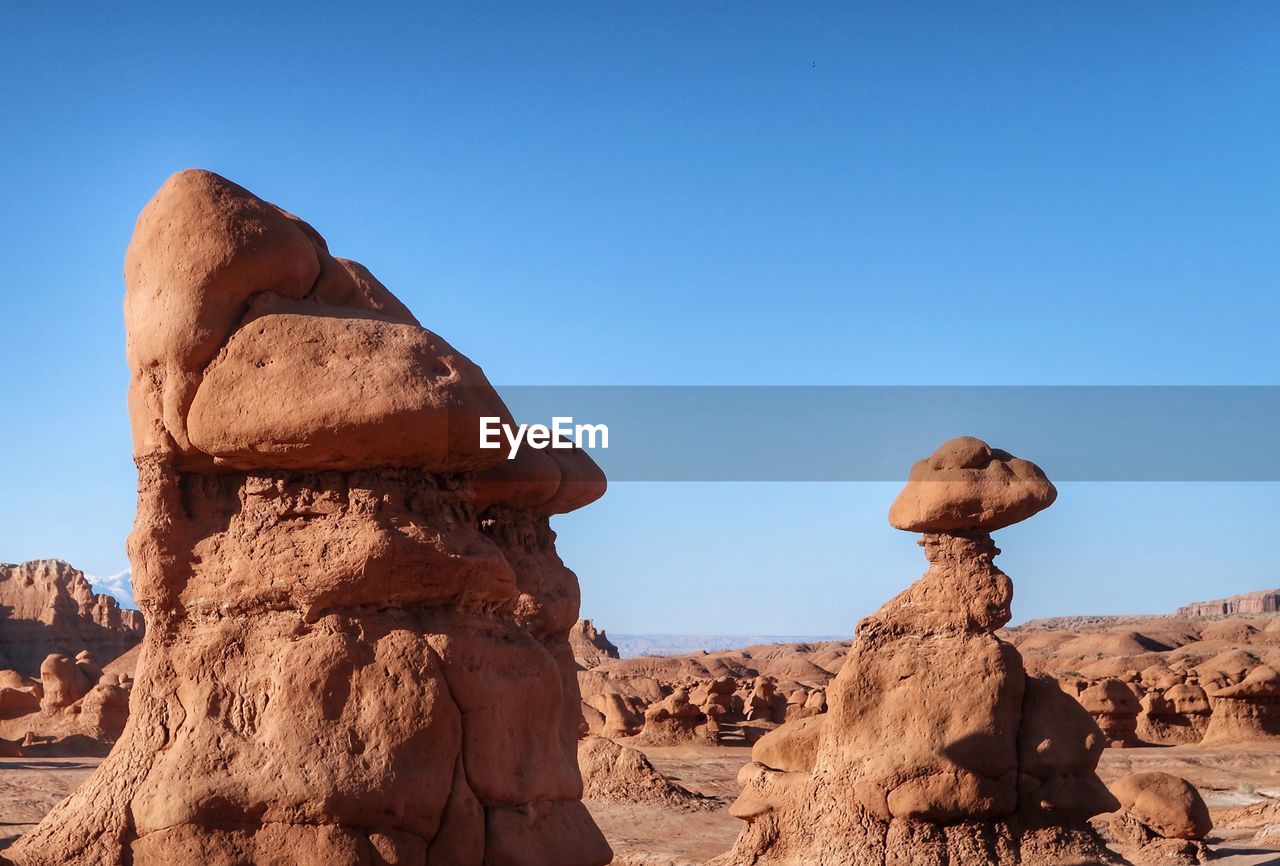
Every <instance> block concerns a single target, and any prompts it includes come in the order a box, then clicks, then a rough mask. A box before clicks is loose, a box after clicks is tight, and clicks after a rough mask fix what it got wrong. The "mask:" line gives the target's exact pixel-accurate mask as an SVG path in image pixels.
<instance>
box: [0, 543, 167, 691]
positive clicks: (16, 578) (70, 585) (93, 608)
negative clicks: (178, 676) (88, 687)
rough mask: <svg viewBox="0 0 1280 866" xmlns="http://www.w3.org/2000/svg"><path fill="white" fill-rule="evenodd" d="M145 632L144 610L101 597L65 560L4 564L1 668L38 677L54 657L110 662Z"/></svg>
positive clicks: (0, 599) (0, 602)
mask: <svg viewBox="0 0 1280 866" xmlns="http://www.w3.org/2000/svg"><path fill="white" fill-rule="evenodd" d="M142 633H143V624H142V613H141V612H140V611H136V610H124V609H122V608H121V607H120V605H119V603H117V602H116V600H115V599H114V598H112V597H111V596H109V595H99V594H95V593H94V591H93V589H92V587H90V586H89V581H88V580H86V579H85V576H84V572H82V571H79V570H77V569H75V568H72V567H71V566H70V565H68V564H67V563H65V562H63V561H62V560H60V559H37V560H33V561H31V562H24V563H21V564H18V565H14V564H11V563H4V564H0V668H10V669H13V670H16V671H18V672H19V673H21V674H23V675H25V676H28V677H34V676H36V675H37V673H38V672H39V670H40V664H41V662H43V661H44V659H45V658H46V657H48V656H49V655H50V654H52V653H58V654H60V655H65V656H74V655H75V654H76V653H77V652H80V651H81V650H88V651H89V652H91V653H93V656H94V658H97V659H101V660H103V661H110V660H112V659H114V658H115V657H116V656H119V655H122V654H123V653H124V652H126V651H127V650H129V649H130V648H131V647H133V646H135V645H137V643H138V641H140V640H142ZM94 682H97V680H96V679H95V680H94Z"/></svg>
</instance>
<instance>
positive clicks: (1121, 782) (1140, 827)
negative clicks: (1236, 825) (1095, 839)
mask: <svg viewBox="0 0 1280 866" xmlns="http://www.w3.org/2000/svg"><path fill="white" fill-rule="evenodd" d="M1111 792H1112V793H1113V794H1114V795H1115V797H1116V799H1117V800H1118V801H1119V802H1120V810H1119V811H1118V812H1116V813H1114V814H1111V815H1104V816H1101V817H1100V818H1097V819H1095V823H1097V825H1098V826H1099V827H1100V828H1101V829H1102V832H1103V833H1104V834H1105V835H1106V836H1107V837H1108V838H1110V839H1111V840H1113V841H1114V842H1115V843H1116V844H1117V845H1118V846H1119V847H1120V848H1121V849H1122V850H1123V851H1124V852H1125V853H1126V854H1127V855H1128V857H1129V858H1130V859H1131V860H1133V861H1134V862H1135V863H1139V864H1143V863H1152V864H1170V863H1174V864H1177V863H1183V864H1188V866H1191V864H1196V863H1200V862H1202V861H1203V860H1205V859H1207V856H1208V850H1207V849H1206V848H1205V847H1204V845H1203V844H1202V840H1203V839H1204V838H1205V837H1206V836H1207V835H1208V834H1209V831H1210V830H1212V829H1213V821H1212V820H1211V819H1210V817H1209V809H1208V807H1207V806H1206V805H1205V802H1204V799H1203V798H1202V797H1201V796H1200V792H1199V791H1197V790H1196V789H1195V786H1194V785H1192V784H1191V783H1190V782H1188V781H1187V780H1186V779H1181V778H1179V777H1177V776H1171V775H1170V774H1168V773H1132V774H1130V775H1128V776H1124V777H1122V778H1120V779H1117V780H1116V781H1115V782H1114V783H1112V785H1111Z"/></svg>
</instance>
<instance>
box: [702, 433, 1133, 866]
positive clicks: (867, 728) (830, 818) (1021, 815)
mask: <svg viewBox="0 0 1280 866" xmlns="http://www.w3.org/2000/svg"><path fill="white" fill-rule="evenodd" d="M935 477H938V478H941V479H943V480H940V481H937V482H936V483H934V482H930V481H928V480H926V479H928V478H935ZM930 491H931V492H930ZM1053 496H1054V493H1053V486H1052V485H1051V484H1049V482H1048V480H1047V479H1045V478H1044V476H1043V473H1041V472H1040V471H1039V469H1037V468H1035V467H1034V465H1033V464H1030V463H1026V462H1025V461H1018V460H1016V459H1015V458H1012V457H1009V455H1007V454H1004V453H1003V452H999V451H992V450H991V449H988V448H987V446H986V445H985V444H984V443H981V442H978V441H977V440H953V441H952V442H950V443H947V445H945V446H943V448H940V449H939V451H938V453H937V454H935V455H934V457H933V458H931V460H929V461H923V462H922V463H920V464H917V467H916V469H915V470H913V475H912V480H911V481H910V482H909V483H908V486H907V490H906V491H904V495H902V496H899V498H898V500H897V501H896V502H895V503H894V510H893V512H892V516H891V521H892V522H893V524H894V525H895V526H899V527H908V528H922V529H925V530H926V531H927V532H928V533H929V534H927V535H926V536H925V538H924V539H923V541H922V546H923V547H924V549H925V553H926V555H927V557H928V559H929V562H930V568H929V571H928V572H927V573H926V574H925V576H924V577H923V578H922V579H921V580H920V581H918V582H917V583H916V584H914V585H913V586H911V587H909V588H908V589H907V590H906V591H904V592H903V593H902V594H901V595H899V596H898V597H897V598H895V599H893V600H892V601H890V602H889V603H887V604H886V605H885V606H884V607H883V608H881V609H880V610H879V611H878V612H876V613H875V614H873V615H872V616H870V617H867V618H866V619H865V620H863V621H862V623H860V624H859V626H858V632H857V641H856V642H855V644H854V645H853V647H852V649H851V650H850V652H849V654H848V656H847V658H846V660H845V662H844V665H843V667H842V669H841V671H840V673H839V675H838V676H837V677H836V678H835V680H834V681H833V682H831V683H830V684H829V685H828V686H827V689H826V697H827V702H828V706H829V709H828V712H827V713H826V714H825V715H823V716H820V717H817V718H815V719H804V720H801V721H796V722H790V723H788V724H786V725H784V726H783V727H781V728H779V729H778V730H777V731H776V732H774V733H773V734H770V735H768V736H766V737H764V738H762V739H761V740H760V742H759V743H758V744H757V748H758V749H759V757H760V758H761V759H768V760H772V761H773V762H774V763H775V764H783V765H784V766H783V767H774V766H770V765H769V764H767V763H766V762H765V761H764V760H754V761H753V762H752V763H751V764H748V765H747V766H746V767H745V768H744V769H743V771H742V773H741V774H740V775H739V782H740V783H741V784H742V788H743V790H742V794H741V796H740V797H739V798H738V800H737V801H736V802H735V803H734V806H733V808H732V810H731V811H732V813H733V814H734V815H736V816H737V817H739V818H741V819H743V820H744V821H745V822H746V823H745V826H744V828H743V831H742V834H741V836H740V837H739V839H738V842H737V844H736V845H735V847H734V849H733V850H732V851H731V852H729V853H728V854H726V855H725V856H724V857H722V858H720V859H719V860H718V861H716V862H717V863H719V864H726V866H728V864H733V866H736V864H744V863H751V864H759V866H784V864H801V863H805V864H808V863H815V864H816V863H822V864H824V866H860V864H864V863H894V864H897V863H902V864H907V863H911V864H917V863H918V864H926V863H928V864H933V863H948V864H951V866H971V864H972V866H979V864H981V866H992V864H998V866H1006V864H1007V866H1013V864H1024V866H1034V864H1046V866H1047V864H1062V863H1111V862H1117V859H1116V858H1115V857H1114V856H1113V855H1112V854H1111V853H1110V852H1108V851H1107V849H1106V848H1105V847H1104V846H1103V844H1102V841H1101V840H1100V839H1099V838H1098V836H1097V835H1096V833H1095V832H1094V831H1093V830H1092V828H1091V827H1090V826H1089V825H1088V823H1087V819H1088V818H1089V817H1090V816H1092V815H1095V814H1098V813H1100V812H1105V811H1109V810H1111V809H1113V808H1115V800H1114V798H1113V797H1111V795H1110V794H1108V793H1107V791H1106V789H1105V788H1104V787H1103V786H1102V784H1101V782H1099V780H1098V778H1097V776H1096V774H1095V772H1094V770H1095V767H1096V766H1097V762H1098V758H1099V757H1100V755H1101V752H1102V749H1103V739H1102V734H1101V732H1100V731H1099V730H1098V728H1097V725H1096V724H1095V723H1094V722H1093V721H1092V719H1091V718H1090V717H1089V715H1088V713H1086V712H1085V711H1084V709H1083V708H1082V707H1080V705H1079V704H1078V703H1076V701H1075V700H1074V699H1073V698H1071V697H1069V696H1068V695H1066V694H1064V693H1063V692H1062V691H1061V690H1060V689H1059V688H1058V686H1057V684H1056V683H1055V682H1054V681H1053V680H1051V679H1047V678H1028V677H1027V675H1026V673H1025V670H1024V668H1023V665H1022V659H1021V657H1020V656H1019V654H1018V651H1017V650H1016V649H1015V648H1014V647H1013V646H1011V645H1010V644H1007V643H1005V642H1004V641H1002V640H1001V639H1000V638H999V637H997V636H996V634H995V631H996V630H997V629H998V628H1000V627H1001V626H1003V625H1004V624H1005V623H1007V622H1008V619H1009V616H1010V614H1009V603H1010V601H1011V599H1012V583H1011V582H1010V580H1009V579H1008V577H1006V576H1005V575H1004V574H1003V573H1002V572H1000V570H999V569H998V568H996V567H995V565H994V564H993V563H992V559H993V558H994V557H995V555H996V554H998V553H999V551H998V550H997V549H996V547H995V545H994V544H993V543H992V542H991V539H990V537H989V536H988V535H986V534H985V531H986V530H988V529H992V528H998V527H999V526H1005V525H1008V524H1009V523H1012V522H1015V521H1016V520H1020V519H1023V518H1025V517H1027V516H1030V515H1031V514H1033V513H1035V512H1036V511H1038V510H1040V509H1041V508H1043V507H1045V506H1047V505H1048V504H1049V503H1050V502H1052V500H1053ZM800 726H804V727H803V728H801V727H800ZM770 738H773V739H770ZM814 740H816V744H815V743H814ZM810 746H812V758H811V759H810V757H809V754H810V751H809V750H810ZM753 757H754V754H753Z"/></svg>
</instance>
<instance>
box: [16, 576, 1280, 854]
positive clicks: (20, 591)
mask: <svg viewBox="0 0 1280 866" xmlns="http://www.w3.org/2000/svg"><path fill="white" fill-rule="evenodd" d="M0 605H3V606H4V607H5V608H6V609H8V610H10V611H12V612H11V613H10V614H9V615H8V616H7V617H6V619H5V621H4V626H5V630H4V631H3V632H2V633H0V634H3V635H9V634H20V635H21V637H20V639H18V640H6V642H5V644H4V645H3V646H2V647H0V666H3V667H4V668H6V669H7V670H5V671H4V672H3V673H0V682H3V686H0V740H3V742H0V750H3V758H2V759H0V767H3V771H2V772H0V814H3V815H4V821H3V825H2V826H0V833H2V834H3V836H2V837H0V844H2V845H4V846H5V847H6V848H7V847H8V846H9V845H10V844H11V843H12V842H13V841H14V840H15V839H16V838H18V837H20V836H21V835H22V834H24V833H27V832H29V831H31V830H32V829H33V828H34V827H35V826H36V824H38V823H39V821H40V820H41V819H42V818H43V817H44V816H45V814H46V813H48V812H49V811H50V810H51V809H52V808H53V807H54V806H55V805H56V804H57V803H58V802H60V801H61V800H62V799H64V798H65V797H67V796H68V795H70V794H71V793H72V792H73V791H74V790H75V788H76V787H77V786H78V785H79V784H80V783H82V782H83V781H84V780H85V779H86V778H87V777H88V776H89V775H90V774H91V773H92V772H93V770H94V769H95V768H96V767H97V766H98V765H99V764H100V762H101V761H102V759H103V757H105V755H106V754H107V753H108V752H109V751H110V749H111V748H112V746H113V745H114V744H115V742H116V741H117V740H118V739H119V738H120V736H121V732H122V731H123V727H124V723H125V720H126V717H127V701H128V693H129V690H130V689H131V688H132V686H133V676H134V671H135V667H136V665H137V661H138V650H139V648H140V647H139V643H138V642H139V640H140V638H141V628H140V625H139V623H137V622H136V617H135V616H131V612H130V611H122V610H120V609H119V608H118V606H117V605H116V604H115V603H114V601H112V600H111V599H110V598H108V597H106V596H101V595H99V596H94V595H93V594H92V593H91V591H90V589H89V586H88V584H87V582H86V581H85V579H84V576H83V575H82V574H81V573H79V572H78V571H76V570H75V569H74V568H72V567H71V566H69V565H67V564H66V563H62V562H58V561H56V560H47V561H40V562H30V563H23V564H21V565H9V566H2V567H0ZM1277 606H1280V590H1276V591H1270V592H1258V593H1253V594H1249V595H1245V596H1237V597H1232V598H1227V599H1221V600H1214V601H1202V602H1195V603H1190V604H1188V605H1187V606H1186V607H1184V608H1182V609H1180V610H1177V611H1173V612H1169V613H1164V614H1152V615H1147V616H1133V617H1086V616H1079V617H1064V618H1061V619H1057V620H1046V621H1038V622H1029V623H1027V624H1025V625H1023V626H1020V627H1017V628H1004V629H1001V630H999V631H998V632H997V634H998V635H999V637H1000V638H1001V639H1003V640H1005V641H1008V642H1009V644H1011V645H1012V646H1014V647H1017V648H1018V651H1019V652H1020V653H1021V655H1022V657H1023V659H1024V661H1025V663H1026V667H1027V670H1028V672H1031V673H1034V674H1037V675H1047V676H1050V677H1052V678H1054V680H1056V681H1057V682H1058V683H1059V684H1061V686H1062V688H1063V691H1064V693H1065V694H1067V695H1070V696H1071V697H1073V698H1075V700H1076V701H1078V702H1079V704H1080V706H1081V707H1082V708H1083V709H1084V710H1086V711H1087V712H1088V713H1089V714H1090V715H1091V716H1092V718H1093V720H1094V721H1095V722H1096V723H1097V725H1098V727H1099V730H1100V731H1101V732H1102V733H1103V735H1104V736H1105V739H1106V745H1107V748H1106V749H1105V750H1104V751H1101V753H1100V758H1099V761H1098V765H1097V770H1098V775H1099V777H1100V778H1101V779H1102V781H1103V782H1104V783H1105V784H1108V785H1112V786H1115V785H1117V783H1120V782H1121V780H1123V779H1125V778H1128V777H1133V776H1134V775H1135V774H1167V775H1157V776H1150V775H1147V776H1143V775H1138V776H1137V779H1138V780H1139V781H1142V780H1144V779H1148V780H1152V781H1150V782H1148V783H1147V784H1171V783H1169V782H1168V777H1176V778H1178V779H1184V780H1187V781H1189V782H1190V783H1191V784H1192V785H1193V786H1194V788H1195V790H1196V793H1197V794H1198V796H1199V799H1200V800H1202V801H1203V803H1204V804H1205V806H1206V807H1207V810H1206V811H1205V812H1199V811H1197V809H1196V808H1195V807H1188V808H1186V809H1185V812H1179V811H1177V810H1174V811H1173V812H1170V811H1161V810H1160V808H1159V807H1158V806H1156V805H1153V803H1154V802H1155V801H1149V802H1146V803H1145V804H1144V805H1141V806H1137V811H1136V812H1135V811H1133V809H1134V805H1135V804H1136V803H1137V802H1138V797H1139V796H1140V794H1134V795H1133V803H1131V804H1130V807H1129V811H1128V812H1118V813H1112V814H1103V815H1101V816H1100V817H1099V818H1097V819H1095V821H1094V823H1095V824H1097V825H1098V826H1099V827H1100V828H1101V829H1102V831H1103V833H1104V836H1105V838H1107V839H1108V840H1110V843H1111V846H1112V847H1113V848H1114V849H1115V850H1116V851H1118V852H1120V853H1122V854H1126V855H1128V856H1129V857H1130V859H1131V861H1132V862H1135V863H1143V862H1152V863H1192V862H1213V863H1227V864H1264V863H1272V862H1276V861H1278V860H1280V687H1278V686H1277V685H1276V683H1277V681H1280V675H1277V674H1276V667H1280V612H1277ZM11 628H13V629H15V631H11V630H10V629H11ZM19 628H21V629H24V631H22V632H17V631H16V629H19ZM656 639H657V638H655V640H656ZM569 640H570V645H571V646H572V649H573V654H574V659H575V662H576V666H577V674H576V676H577V680H578V682H579V684H580V687H581V695H582V701H581V705H580V710H581V713H582V730H581V734H582V737H583V738H582V739H581V740H580V741H579V744H578V746H577V755H578V764H579V767H580V769H581V772H582V776H583V783H584V786H585V788H584V799H585V802H586V804H587V807H588V809H589V810H590V812H591V815H592V816H593V818H594V819H595V821H596V823H597V824H598V825H599V826H600V828H601V829H602V831H603V832H604V835H605V838H606V839H607V840H608V841H609V843H610V845H611V846H612V848H613V850H614V855H615V856H614V861H613V862H614V863H617V864H623V866H626V864H633V866H663V864H668V866H690V864H702V863H706V862H709V861H711V860H713V859H715V858H716V857H720V856H722V855H724V854H725V852H727V851H729V850H730V849H731V848H732V847H733V845H734V843H735V841H736V840H737V838H738V835H739V833H740V831H741V829H742V825H743V821H742V820H741V818H740V814H735V811H734V809H735V803H736V802H737V801H738V800H740V799H741V797H742V794H743V791H744V783H743V781H740V777H741V776H743V775H744V773H745V775H746V779H745V783H746V785H748V786H749V785H750V784H751V776H752V773H753V771H752V770H751V767H752V766H753V765H755V766H758V767H761V768H769V770H771V771H777V772H784V773H785V772H798V771H803V770H804V769H805V768H809V767H811V766H812V762H813V760H814V744H813V742H812V740H811V739H810V737H811V735H812V732H813V730H814V729H815V728H816V727H819V726H821V725H822V724H823V722H824V717H825V715H826V713H827V710H828V704H827V700H828V692H829V690H830V689H831V688H832V685H833V683H834V682H835V681H836V677H837V675H838V674H839V673H840V671H841V669H842V667H843V665H844V663H845V661H846V658H847V656H848V655H849V652H850V649H851V646H852V641H849V640H845V641H824V642H816V643H775V644H763V645H757V646H748V647H742V648H739V649H733V650H722V651H716V652H697V653H689V654H684V655H668V656H633V657H630V658H619V653H618V651H617V648H616V647H615V646H614V645H613V643H612V642H611V641H610V640H609V638H608V635H607V633H606V632H605V631H604V630H601V629H597V628H596V627H595V626H594V625H593V624H592V623H591V622H589V621H585V620H580V621H578V622H577V623H576V624H575V625H574V627H573V628H572V630H571V631H570V633H569ZM37 656H39V658H37ZM95 659H100V660H101V661H102V664H98V662H97V661H95ZM939 700H940V701H945V700H946V696H945V695H942V696H939ZM775 732H777V733H775ZM792 732H794V733H792ZM1156 779H1159V780H1160V781H1159V783H1156V782H1155V781H1154V780H1156ZM1121 790H1122V791H1123V790H1124V789H1123V788H1122V789H1121ZM1181 796H1184V797H1186V798H1187V801H1191V802H1193V803H1194V801H1195V800H1196V798H1195V797H1193V796H1192V795H1190V793H1189V792H1183V793H1182V794H1181ZM1183 802H1185V801H1183ZM1144 808H1145V809H1146V810H1148V811H1143V809H1144ZM740 812H741V807H739V813H740ZM1206 818H1207V821H1206ZM1179 822H1181V823H1179ZM1197 822H1199V823H1197ZM1210 825H1211V826H1210ZM1184 837H1186V838H1184ZM725 862H735V861H733V860H728V861H725ZM743 862H751V861H749V860H744V861H743ZM766 862H767V861H766ZM815 862H816V861H815ZM906 862H910V861H906Z"/></svg>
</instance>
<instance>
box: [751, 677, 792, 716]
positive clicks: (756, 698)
mask: <svg viewBox="0 0 1280 866" xmlns="http://www.w3.org/2000/svg"><path fill="white" fill-rule="evenodd" d="M746 710H747V720H748V721H765V722H775V723H777V724H781V723H782V722H785V721H786V717H787V698H786V696H785V695H780V694H778V686H777V683H776V682H774V679H773V677H766V676H758V677H756V679H755V682H754V683H752V684H751V694H750V695H749V696H748V697H747V700H746Z"/></svg>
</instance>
